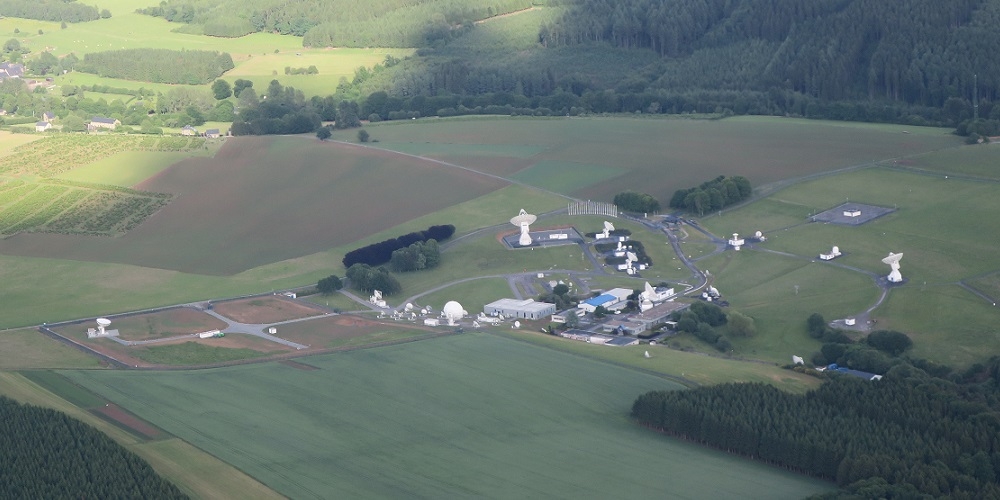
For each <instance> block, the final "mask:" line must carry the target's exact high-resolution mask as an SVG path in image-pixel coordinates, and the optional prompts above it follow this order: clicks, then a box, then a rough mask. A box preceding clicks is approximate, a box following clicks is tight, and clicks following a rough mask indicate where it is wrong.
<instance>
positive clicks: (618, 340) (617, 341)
mask: <svg viewBox="0 0 1000 500" xmlns="http://www.w3.org/2000/svg"><path fill="white" fill-rule="evenodd" d="M636 342H639V339H637V338H635V337H615V338H613V339H611V340H609V341H607V342H605V344H607V345H617V346H626V345H632V344H635V343H636Z"/></svg>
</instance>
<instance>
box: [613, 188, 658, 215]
mask: <svg viewBox="0 0 1000 500" xmlns="http://www.w3.org/2000/svg"><path fill="white" fill-rule="evenodd" d="M614 204H615V205H617V206H618V209H619V210H624V211H626V212H635V213H653V212H659V211H660V202H659V201H658V200H657V199H656V198H654V197H653V196H652V195H649V194H646V193H636V192H635V191H623V192H621V193H618V194H616V195H615V198H614Z"/></svg>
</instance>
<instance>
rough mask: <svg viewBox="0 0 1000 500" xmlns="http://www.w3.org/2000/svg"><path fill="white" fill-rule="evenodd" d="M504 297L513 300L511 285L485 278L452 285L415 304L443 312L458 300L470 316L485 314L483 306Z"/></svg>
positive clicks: (424, 296) (495, 279)
mask: <svg viewBox="0 0 1000 500" xmlns="http://www.w3.org/2000/svg"><path fill="white" fill-rule="evenodd" d="M504 297H507V298H513V297H514V295H513V292H511V290H510V285H509V284H507V280H505V279H503V278H483V279H477V280H473V281H467V282H465V283H458V284H455V285H451V286H449V287H447V288H445V289H443V290H438V291H436V292H433V293H429V294H427V295H423V296H421V297H420V298H418V299H417V300H416V301H415V302H414V304H415V305H420V306H431V307H433V308H434V311H436V312H437V311H441V308H443V307H444V305H445V303H447V302H448V301H449V300H457V301H458V302H459V303H461V304H462V307H464V308H465V310H466V311H468V312H469V315H470V316H476V315H478V314H479V313H481V312H483V306H485V305H486V304H489V303H490V302H493V301H494V300H497V299H502V298H504Z"/></svg>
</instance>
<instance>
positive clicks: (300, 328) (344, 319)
mask: <svg viewBox="0 0 1000 500" xmlns="http://www.w3.org/2000/svg"><path fill="white" fill-rule="evenodd" d="M418 324H421V323H419V322H418ZM434 333H437V331H435V330H429V329H424V328H422V327H419V326H418V327H412V326H411V324H410V323H408V322H399V323H396V322H393V321H392V320H379V321H373V320H369V319H367V318H363V317H360V316H326V317H323V318H318V319H312V320H309V321H299V322H295V323H289V324H287V325H280V326H278V335H279V336H280V337H281V338H285V339H288V340H291V341H293V342H298V343H300V344H305V345H308V346H310V347H315V348H317V349H335V348H345V347H359V346H365V345H371V344H375V343H379V342H392V341H396V340H403V339H412V338H416V337H420V336H426V335H431V334H434Z"/></svg>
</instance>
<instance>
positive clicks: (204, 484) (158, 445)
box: [0, 372, 283, 498]
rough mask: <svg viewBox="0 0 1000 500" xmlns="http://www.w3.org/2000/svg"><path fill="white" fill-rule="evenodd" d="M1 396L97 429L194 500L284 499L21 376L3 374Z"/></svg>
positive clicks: (181, 446) (185, 448)
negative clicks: (144, 439)
mask: <svg viewBox="0 0 1000 500" xmlns="http://www.w3.org/2000/svg"><path fill="white" fill-rule="evenodd" d="M0 394H3V395H5V396H7V397H10V398H13V399H16V400H17V401H19V402H21V403H27V404H32V405H35V406H42V407H45V408H52V409H55V410H59V411H61V412H63V413H66V414H68V415H70V416H71V417H73V418H76V419H78V420H81V421H83V422H84V423H86V424H88V425H91V426H93V427H96V428H97V429H98V430H100V431H101V432H104V433H105V434H107V435H108V436H110V437H111V438H112V439H114V440H115V441H117V442H118V443H119V444H121V445H123V446H125V447H126V448H128V449H129V450H132V451H133V452H135V453H137V454H138V455H139V456H140V457H142V458H143V459H145V460H146V461H148V462H149V463H150V465H152V466H153V469H155V470H156V472H158V473H159V474H161V475H163V476H164V477H166V478H167V479H169V480H171V481H173V482H174V484H176V485H177V486H178V487H179V488H181V490H182V491H184V492H185V493H187V494H189V495H191V496H193V497H200V498H224V497H233V496H235V497H238V498H283V497H282V496H280V495H278V494H277V493H275V492H274V491H272V490H271V489H269V488H267V487H266V486H264V485H263V484H261V483H260V482H258V481H256V480H255V479H254V478H252V477H250V476H248V475H246V474H245V473H243V472H240V471H239V470H237V469H236V468H234V467H233V466H231V465H229V464H227V463H225V462H223V461H221V460H219V459H218V458H215V457H214V456H212V455H210V454H208V453H206V452H204V451H202V450H199V449H198V448H195V447H194V446H191V445H190V444H188V443H186V442H184V441H183V440H180V439H177V438H168V439H164V440H159V441H150V442H142V441H141V440H139V439H137V438H136V437H135V436H134V435H133V434H132V433H130V432H128V431H126V430H124V429H122V428H121V427H118V426H117V425H114V424H112V423H111V422H109V421H107V420H105V419H103V418H100V417H98V416H97V415H94V414H93V413H90V412H89V411H86V409H84V408H81V407H78V406H75V405H73V404H72V403H70V402H68V401H66V400H65V399H63V398H62V397H60V396H57V395H55V394H53V393H52V392H49V390H47V389H45V388H44V387H42V386H40V385H38V384H37V383H35V382H32V381H31V380H29V379H28V378H26V377H24V376H23V375H21V374H18V373H13V372H0Z"/></svg>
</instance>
